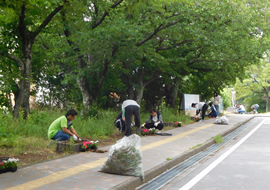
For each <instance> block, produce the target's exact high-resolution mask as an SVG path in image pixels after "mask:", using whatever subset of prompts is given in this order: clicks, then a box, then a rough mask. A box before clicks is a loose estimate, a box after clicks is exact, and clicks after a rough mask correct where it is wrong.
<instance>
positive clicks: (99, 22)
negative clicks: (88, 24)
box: [92, 0, 124, 29]
mask: <svg viewBox="0 0 270 190" xmlns="http://www.w3.org/2000/svg"><path fill="white" fill-rule="evenodd" d="M123 1H124V0H118V1H116V2H115V3H114V4H113V5H112V6H111V8H112V9H113V8H115V7H116V6H118V5H119V4H120V3H122V2H123ZM108 15H109V13H108V11H107V10H105V11H104V12H103V14H102V16H101V18H100V19H99V20H98V21H97V22H96V23H95V24H94V25H93V26H92V29H95V28H96V27H98V26H99V25H100V24H101V23H102V22H103V21H104V19H105V17H106V16H108Z"/></svg>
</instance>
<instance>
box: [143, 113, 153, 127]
mask: <svg viewBox="0 0 270 190" xmlns="http://www.w3.org/2000/svg"><path fill="white" fill-rule="evenodd" d="M149 120H151V115H150V116H149V117H148V118H147V120H146V121H145V122H144V123H143V124H142V125H143V126H145V124H146V123H148V121H149Z"/></svg>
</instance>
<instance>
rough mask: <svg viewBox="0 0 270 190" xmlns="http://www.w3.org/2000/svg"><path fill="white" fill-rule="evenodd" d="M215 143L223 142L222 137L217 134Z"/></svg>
mask: <svg viewBox="0 0 270 190" xmlns="http://www.w3.org/2000/svg"><path fill="white" fill-rule="evenodd" d="M215 142H216V143H222V142H223V139H222V136H221V135H220V134H218V135H217V136H216V137H215Z"/></svg>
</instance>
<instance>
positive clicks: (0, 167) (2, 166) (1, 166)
mask: <svg viewBox="0 0 270 190" xmlns="http://www.w3.org/2000/svg"><path fill="white" fill-rule="evenodd" d="M5 168H6V167H5V164H4V163H3V162H2V161H0V170H1V169H5Z"/></svg>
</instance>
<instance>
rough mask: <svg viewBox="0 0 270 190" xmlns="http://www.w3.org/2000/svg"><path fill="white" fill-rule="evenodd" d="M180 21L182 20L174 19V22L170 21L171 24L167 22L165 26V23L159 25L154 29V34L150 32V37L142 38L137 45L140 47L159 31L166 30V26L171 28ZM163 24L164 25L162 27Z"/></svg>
mask: <svg viewBox="0 0 270 190" xmlns="http://www.w3.org/2000/svg"><path fill="white" fill-rule="evenodd" d="M178 22H180V20H179V21H173V22H171V23H169V24H167V25H165V26H163V24H161V25H159V27H157V28H156V29H155V30H154V32H152V34H150V35H149V36H148V37H146V38H145V39H144V40H141V41H140V42H138V43H137V44H136V46H137V47H138V46H141V45H143V44H144V43H145V42H147V41H148V40H150V39H151V38H152V37H153V36H155V35H156V34H157V33H158V32H159V31H161V30H164V29H166V28H169V27H170V26H173V25H175V24H177V23H178ZM162 26H163V27H162Z"/></svg>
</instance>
